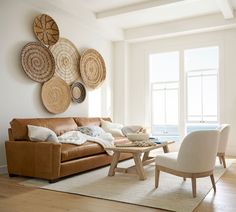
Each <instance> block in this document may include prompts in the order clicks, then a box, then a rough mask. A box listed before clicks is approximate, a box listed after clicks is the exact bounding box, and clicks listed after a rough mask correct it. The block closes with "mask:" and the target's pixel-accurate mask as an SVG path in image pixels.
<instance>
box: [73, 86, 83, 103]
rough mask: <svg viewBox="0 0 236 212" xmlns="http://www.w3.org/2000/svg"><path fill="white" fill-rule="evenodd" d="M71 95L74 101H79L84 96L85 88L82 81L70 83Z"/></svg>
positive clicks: (81, 100)
mask: <svg viewBox="0 0 236 212" xmlns="http://www.w3.org/2000/svg"><path fill="white" fill-rule="evenodd" d="M70 90H71V97H72V100H73V101H74V102H77V103H81V102H83V101H84V100H85V98H86V90H85V87H84V86H83V84H82V83H80V82H74V83H73V84H72V85H71V89H70Z"/></svg>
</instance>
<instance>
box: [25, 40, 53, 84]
mask: <svg viewBox="0 0 236 212" xmlns="http://www.w3.org/2000/svg"><path fill="white" fill-rule="evenodd" d="M21 64H22V67H23V69H24V71H25V73H26V74H27V75H28V76H29V77H30V78H31V79H32V80H34V81H36V82H40V83H42V82H46V81H48V80H49V79H51V77H52V76H53V75H54V72H55V61H54V58H53V55H52V53H51V52H50V51H49V49H48V48H47V47H45V46H44V45H42V44H41V43H38V42H31V43H28V44H27V45H25V46H24V47H23V49H22V52H21Z"/></svg>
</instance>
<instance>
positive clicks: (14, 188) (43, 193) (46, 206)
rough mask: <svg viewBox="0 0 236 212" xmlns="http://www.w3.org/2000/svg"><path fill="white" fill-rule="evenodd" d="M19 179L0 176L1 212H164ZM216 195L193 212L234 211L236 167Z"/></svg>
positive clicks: (222, 181) (229, 170) (206, 199)
mask: <svg viewBox="0 0 236 212" xmlns="http://www.w3.org/2000/svg"><path fill="white" fill-rule="evenodd" d="M20 180H21V178H19V177H13V178H9V177H8V176H7V175H1V176H0V211H1V212H8V211H9V212H28V211H30V212H31V211H34V212H37V211H40V212H47V211H50V212H54V211H59V212H60V211H74V212H77V211H81V212H100V211H102V212H116V211H117V212H130V211H134V212H144V211H145V212H154V211H155V212H156V211H163V210H157V209H153V208H148V207H141V206H136V205H131V204H125V203H119V202H114V201H108V200H101V199H96V198H90V197H84V196H79V195H73V194H66V193H62V192H54V191H48V190H43V189H38V188H31V187H25V186H22V185H20V184H19V181H20ZM216 189H217V192H216V194H214V192H213V191H212V190H211V191H210V192H209V193H208V195H207V196H206V198H205V199H204V200H203V201H202V202H201V203H200V205H199V206H198V207H197V208H196V209H195V210H194V212H209V211H220V212H221V211H224V212H231V211H232V212H235V211H236V163H234V164H233V165H232V166H231V167H230V168H229V169H228V170H227V171H226V173H225V174H224V175H223V177H222V178H221V179H220V180H219V181H218V182H217V184H216Z"/></svg>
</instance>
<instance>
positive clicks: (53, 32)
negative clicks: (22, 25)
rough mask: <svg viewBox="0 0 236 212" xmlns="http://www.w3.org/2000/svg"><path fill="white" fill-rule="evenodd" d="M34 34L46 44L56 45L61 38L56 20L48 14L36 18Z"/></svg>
mask: <svg viewBox="0 0 236 212" xmlns="http://www.w3.org/2000/svg"><path fill="white" fill-rule="evenodd" d="M33 30H34V34H35V35H36V37H37V38H38V40H39V41H40V42H42V43H43V44H45V45H49V46H50V45H54V44H55V43H56V42H57V41H58V40H59V29H58V26H57V24H56V22H55V21H54V20H53V19H52V18H51V17H50V16H48V15H46V14H42V15H39V16H37V17H36V18H35V19H34V23H33Z"/></svg>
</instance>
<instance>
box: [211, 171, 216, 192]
mask: <svg viewBox="0 0 236 212" xmlns="http://www.w3.org/2000/svg"><path fill="white" fill-rule="evenodd" d="M210 177H211V183H212V187H213V189H214V192H216V184H215V179H214V175H213V174H212V175H210Z"/></svg>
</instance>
